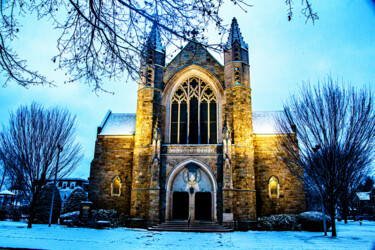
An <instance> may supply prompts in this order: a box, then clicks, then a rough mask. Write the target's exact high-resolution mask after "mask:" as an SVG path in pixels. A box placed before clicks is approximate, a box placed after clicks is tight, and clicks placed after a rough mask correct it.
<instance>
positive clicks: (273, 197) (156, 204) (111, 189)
mask: <svg viewBox="0 0 375 250" xmlns="http://www.w3.org/2000/svg"><path fill="white" fill-rule="evenodd" d="M165 55H166V54H165V48H164V47H163V46H162V44H161V40H160V36H159V32H158V30H157V28H156V27H153V29H152V31H151V33H150V36H149V38H148V41H147V43H146V45H145V48H144V50H143V56H142V61H141V76H140V81H139V89H138V99H137V113H136V114H124V113H112V112H110V111H109V112H108V113H107V115H106V116H105V118H104V120H103V122H102V124H101V125H100V126H99V127H98V134H97V140H96V145H95V155H94V159H93V161H92V163H91V170H90V179H89V180H90V185H89V199H90V201H92V202H93V207H94V208H95V209H100V208H102V209H115V210H117V211H119V212H123V213H126V214H129V216H130V217H131V218H134V219H135V220H140V221H144V222H145V223H147V225H154V224H157V223H160V222H165V221H170V220H185V219H187V218H188V217H190V219H191V220H192V221H198V220H210V221H217V222H222V221H224V222H231V221H233V220H241V221H252V220H256V218H257V217H259V216H266V215H271V214H280V213H299V212H302V211H304V208H305V193H304V187H303V185H302V184H301V183H299V182H298V180H297V179H296V178H294V177H293V175H291V174H290V173H289V171H288V170H287V169H286V168H285V166H283V165H282V163H281V162H279V160H278V152H277V149H276V145H275V141H276V138H277V132H276V129H275V121H274V116H275V115H276V114H277V112H254V111H252V107H251V85H250V65H249V54H248V45H247V44H246V43H245V42H244V40H243V37H242V35H241V33H240V30H239V27H238V23H237V21H236V19H233V22H232V26H231V30H230V33H229V38H228V42H227V44H226V46H225V49H224V65H222V64H221V63H219V62H218V61H217V60H216V59H215V58H214V57H213V56H212V55H211V54H210V53H209V52H208V51H207V50H206V49H205V48H204V47H202V46H201V45H200V44H198V43H195V42H194V41H191V42H189V43H188V44H187V45H186V46H185V47H184V48H183V49H182V50H181V51H180V52H179V54H178V55H177V56H176V57H175V58H174V59H173V60H172V61H171V62H170V63H169V64H168V65H166V64H165Z"/></svg>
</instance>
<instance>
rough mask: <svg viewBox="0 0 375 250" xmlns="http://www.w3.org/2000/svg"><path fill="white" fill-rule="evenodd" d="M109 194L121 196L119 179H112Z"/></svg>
mask: <svg viewBox="0 0 375 250" xmlns="http://www.w3.org/2000/svg"><path fill="white" fill-rule="evenodd" d="M111 189H112V190H111V194H112V195H116V196H120V194H121V179H120V177H118V176H116V177H115V178H113V179H112V184H111Z"/></svg>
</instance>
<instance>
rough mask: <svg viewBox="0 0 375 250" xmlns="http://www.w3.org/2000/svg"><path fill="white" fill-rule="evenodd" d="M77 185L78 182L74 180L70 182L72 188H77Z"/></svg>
mask: <svg viewBox="0 0 375 250" xmlns="http://www.w3.org/2000/svg"><path fill="white" fill-rule="evenodd" d="M75 187H76V182H75V181H72V182H71V183H70V189H75Z"/></svg>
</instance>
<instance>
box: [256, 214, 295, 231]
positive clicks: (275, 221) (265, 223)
mask: <svg viewBox="0 0 375 250" xmlns="http://www.w3.org/2000/svg"><path fill="white" fill-rule="evenodd" d="M257 229H258V230H262V231H263V230H265V231H300V230H301V226H300V224H299V223H298V220H297V215H294V214H278V215H271V216H269V217H260V218H258V220H257Z"/></svg>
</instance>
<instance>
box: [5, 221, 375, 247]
mask: <svg viewBox="0 0 375 250" xmlns="http://www.w3.org/2000/svg"><path fill="white" fill-rule="evenodd" d="M26 226H27V225H26V223H23V222H9V221H1V222H0V247H5V248H7V247H9V248H10V247H17V248H38V249H107V248H113V249H130V248H131V249H173V250H175V249H217V248H221V249H375V222H369V221H364V222H363V224H362V226H361V225H359V222H349V223H348V224H347V225H345V224H344V223H343V222H338V223H337V228H338V230H337V231H338V235H339V237H338V238H331V237H324V236H322V235H323V233H312V232H260V231H249V232H233V233H181V232H149V231H147V230H143V229H128V228H118V229H103V230H96V229H87V228H69V227H66V226H61V225H52V227H48V225H33V228H32V229H27V228H26Z"/></svg>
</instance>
